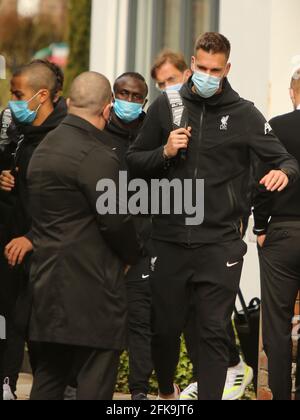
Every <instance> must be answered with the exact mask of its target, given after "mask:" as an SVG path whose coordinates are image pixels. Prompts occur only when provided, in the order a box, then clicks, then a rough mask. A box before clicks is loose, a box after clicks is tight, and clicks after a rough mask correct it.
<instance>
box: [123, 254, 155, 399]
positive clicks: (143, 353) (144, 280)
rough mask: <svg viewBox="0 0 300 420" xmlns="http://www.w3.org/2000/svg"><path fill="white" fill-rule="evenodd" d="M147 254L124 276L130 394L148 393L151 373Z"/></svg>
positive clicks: (149, 292)
mask: <svg viewBox="0 0 300 420" xmlns="http://www.w3.org/2000/svg"><path fill="white" fill-rule="evenodd" d="M149 269H150V262H149V257H146V258H143V259H142V260H141V261H140V262H139V263H138V264H137V265H136V266H133V267H132V268H131V269H130V271H129V273H128V274H127V276H126V286H127V297H128V324H129V325H128V327H129V331H128V344H129V346H128V352H129V388H130V392H131V394H135V393H144V394H146V395H147V394H148V392H149V380H150V377H151V375H152V372H153V362H152V357H151V290H150V280H149V277H150V276H149Z"/></svg>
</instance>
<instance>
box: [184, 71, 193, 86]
mask: <svg viewBox="0 0 300 420" xmlns="http://www.w3.org/2000/svg"><path fill="white" fill-rule="evenodd" d="M192 74H193V72H192V70H191V69H188V70H186V71H185V72H184V83H186V82H187V81H188V80H189V78H190V77H191V76H192Z"/></svg>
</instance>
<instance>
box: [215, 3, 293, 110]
mask: <svg viewBox="0 0 300 420" xmlns="http://www.w3.org/2000/svg"><path fill="white" fill-rule="evenodd" d="M287 1H288V0H287ZM220 3H221V5H220V32H221V33H223V34H224V35H225V36H226V37H227V38H229V40H230V41H231V43H232V56H231V63H232V71H231V74H230V76H229V78H230V81H231V83H232V86H233V88H234V89H235V90H237V91H238V92H239V94H240V95H241V96H242V97H244V98H246V99H249V100H252V101H254V102H255V103H256V105H257V107H258V108H259V109H260V110H262V112H263V113H264V114H266V113H267V110H268V92H269V71H270V70H269V69H270V31H271V24H270V18H269V12H270V7H271V0H220Z"/></svg>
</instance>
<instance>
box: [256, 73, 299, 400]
mask: <svg viewBox="0 0 300 420" xmlns="http://www.w3.org/2000/svg"><path fill="white" fill-rule="evenodd" d="M290 94H291V99H292V102H293V105H294V111H293V112H291V113H289V114H286V115H282V116H280V117H277V118H274V119H273V120H271V122H270V126H271V127H272V128H273V130H274V132H275V134H276V135H277V136H278V138H279V139H280V140H281V142H282V143H283V144H284V146H285V147H286V149H287V150H288V152H289V153H290V154H291V155H293V156H294V157H295V158H296V159H297V160H298V162H299V163H300V140H299V135H300V68H299V69H298V70H297V71H296V72H295V73H294V75H293V77H292V81H291V89H290ZM254 215H255V233H256V234H257V235H258V248H259V257H260V265H261V281H262V314H263V339H264V347H265V350H266V352H267V355H268V359H269V382H270V388H271V390H272V392H273V397H274V399H275V400H290V399H291V395H292V377H291V369H292V337H291V334H292V319H293V317H294V307H295V302H296V298H297V295H298V291H299V289H300V259H299V256H300V181H298V182H296V183H295V184H294V185H291V186H290V187H289V188H288V189H286V191H283V192H282V193H280V194H275V195H271V196H270V195H269V193H268V192H266V191H264V192H261V193H260V194H259V195H258V196H257V197H256V200H255V211H254ZM270 218H271V222H270V221H269V220H270Z"/></svg>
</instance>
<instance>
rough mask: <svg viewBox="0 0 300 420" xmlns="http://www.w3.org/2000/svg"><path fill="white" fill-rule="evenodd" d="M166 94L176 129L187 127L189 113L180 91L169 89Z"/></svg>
mask: <svg viewBox="0 0 300 420" xmlns="http://www.w3.org/2000/svg"><path fill="white" fill-rule="evenodd" d="M164 94H165V95H166V97H167V99H168V103H169V107H170V111H171V116H172V123H173V127H174V129H175V130H176V129H178V128H186V127H187V123H188V115H187V110H186V107H185V105H184V103H183V99H182V96H181V95H180V92H178V91H173V90H167V91H166V92H165V93H164Z"/></svg>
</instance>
